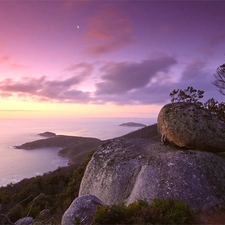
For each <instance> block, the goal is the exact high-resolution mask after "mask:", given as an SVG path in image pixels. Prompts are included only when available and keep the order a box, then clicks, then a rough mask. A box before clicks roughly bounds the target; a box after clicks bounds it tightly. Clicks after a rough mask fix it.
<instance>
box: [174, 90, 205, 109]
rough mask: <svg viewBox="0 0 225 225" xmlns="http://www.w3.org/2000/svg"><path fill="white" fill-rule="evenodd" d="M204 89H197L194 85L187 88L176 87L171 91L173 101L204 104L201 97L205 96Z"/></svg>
mask: <svg viewBox="0 0 225 225" xmlns="http://www.w3.org/2000/svg"><path fill="white" fill-rule="evenodd" d="M203 96H204V91H201V90H196V89H194V88H193V87H187V89H184V90H181V89H177V90H176V89H174V90H173V91H172V92H171V93H170V97H171V98H172V99H171V102H172V103H174V102H188V103H196V104H199V105H202V102H200V101H199V99H201V98H203Z"/></svg>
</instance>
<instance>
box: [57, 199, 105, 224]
mask: <svg viewBox="0 0 225 225" xmlns="http://www.w3.org/2000/svg"><path fill="white" fill-rule="evenodd" d="M100 205H104V203H103V202H101V200H99V199H98V198H97V197H96V196H93V195H85V196H82V197H78V198H76V199H75V200H74V201H73V202H72V203H71V205H70V207H69V208H68V209H67V210H66V212H65V213H64V214H63V217H62V222H61V224H62V225H70V224H73V225H76V224H79V225H82V224H84V225H89V224H90V225H91V224H92V222H93V218H94V214H95V211H96V210H97V209H98V207H99V206H100Z"/></svg>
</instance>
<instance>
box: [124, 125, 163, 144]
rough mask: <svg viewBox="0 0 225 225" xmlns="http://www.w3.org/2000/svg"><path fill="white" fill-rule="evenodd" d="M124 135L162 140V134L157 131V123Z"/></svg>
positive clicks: (126, 136)
mask: <svg viewBox="0 0 225 225" xmlns="http://www.w3.org/2000/svg"><path fill="white" fill-rule="evenodd" d="M122 137H125V138H147V139H154V140H159V141H160V135H159V133H158V131H157V124H153V125H150V126H146V127H144V128H141V129H139V130H136V131H133V132H131V133H129V134H125V135H123V136H122Z"/></svg>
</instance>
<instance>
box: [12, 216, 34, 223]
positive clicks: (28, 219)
mask: <svg viewBox="0 0 225 225" xmlns="http://www.w3.org/2000/svg"><path fill="white" fill-rule="evenodd" d="M33 222H34V219H33V218H32V217H24V218H21V219H19V220H17V221H16V222H15V225H30V224H33Z"/></svg>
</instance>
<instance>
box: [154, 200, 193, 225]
mask: <svg viewBox="0 0 225 225" xmlns="http://www.w3.org/2000/svg"><path fill="white" fill-rule="evenodd" d="M152 206H153V207H154V208H156V209H158V210H159V211H160V214H161V216H160V223H162V224H189V223H191V222H192V221H193V216H194V214H193V211H192V209H191V208H190V207H189V206H188V204H187V203H185V202H181V201H178V200H176V199H167V200H164V199H155V200H154V201H153V202H152Z"/></svg>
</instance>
